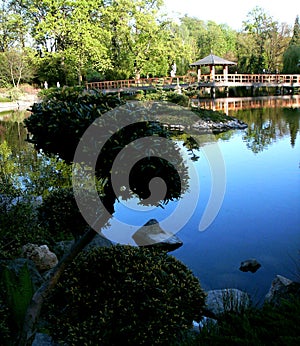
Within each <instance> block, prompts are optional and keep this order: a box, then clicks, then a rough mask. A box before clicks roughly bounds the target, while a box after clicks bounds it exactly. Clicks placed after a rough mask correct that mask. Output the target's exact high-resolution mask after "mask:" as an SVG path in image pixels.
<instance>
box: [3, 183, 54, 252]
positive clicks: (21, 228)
mask: <svg viewBox="0 0 300 346" xmlns="http://www.w3.org/2000/svg"><path fill="white" fill-rule="evenodd" d="M4 187H5V186H4ZM2 191H3V190H2ZM19 193H20V192H19V191H16V190H15V189H14V188H13V187H10V188H8V187H7V186H6V187H5V194H1V195H0V258H15V257H16V256H18V255H20V252H21V247H22V246H23V245H24V244H27V243H29V242H31V243H40V242H43V244H45V243H48V242H49V236H48V235H47V234H46V233H45V232H44V230H42V229H41V228H40V227H39V225H38V222H37V216H36V207H35V202H34V200H33V199H29V198H28V199H26V197H22V195H20V194H19Z"/></svg>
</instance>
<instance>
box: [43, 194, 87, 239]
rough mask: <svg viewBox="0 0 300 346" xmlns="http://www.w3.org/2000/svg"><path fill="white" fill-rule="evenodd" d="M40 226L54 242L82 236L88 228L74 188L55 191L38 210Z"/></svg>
mask: <svg viewBox="0 0 300 346" xmlns="http://www.w3.org/2000/svg"><path fill="white" fill-rule="evenodd" d="M38 218H39V222H40V225H41V227H42V228H43V229H45V230H46V231H47V233H49V234H51V237H52V239H53V241H61V240H67V239H70V237H71V236H72V235H73V236H74V237H75V238H78V237H79V236H81V235H82V234H83V233H84V232H85V231H86V228H87V223H86V222H85V220H84V218H83V217H82V215H81V213H80V211H79V209H78V207H77V203H76V200H75V197H74V194H73V189H72V188H59V189H54V190H53V191H51V192H50V193H49V195H48V196H47V197H45V198H44V200H43V203H42V204H41V205H40V206H39V208H38Z"/></svg>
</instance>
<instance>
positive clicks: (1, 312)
mask: <svg viewBox="0 0 300 346" xmlns="http://www.w3.org/2000/svg"><path fill="white" fill-rule="evenodd" d="M0 287H1V285H0ZM2 295H3V294H0V316H1V319H0V340H1V342H2V343H3V344H4V345H6V344H8V340H9V338H10V329H9V309H8V307H7V305H6V304H5V302H4V300H3V297H2Z"/></svg>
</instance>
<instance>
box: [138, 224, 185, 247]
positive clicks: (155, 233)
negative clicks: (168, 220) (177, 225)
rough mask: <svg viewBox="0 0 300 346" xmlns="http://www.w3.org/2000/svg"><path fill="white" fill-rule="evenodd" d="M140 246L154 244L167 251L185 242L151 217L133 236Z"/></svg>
mask: <svg viewBox="0 0 300 346" xmlns="http://www.w3.org/2000/svg"><path fill="white" fill-rule="evenodd" d="M132 239H133V240H134V241H135V243H136V244H137V245H138V246H147V247H150V246H153V247H158V248H160V249H163V250H166V251H173V250H175V249H178V248H179V247H180V246H182V245H183V242H182V241H181V240H180V239H179V238H178V237H176V236H175V235H174V234H172V233H170V232H168V231H165V230H163V229H162V228H161V227H160V225H159V223H158V221H157V220H155V219H150V220H149V221H148V222H147V223H145V225H144V226H142V227H141V228H139V229H138V230H137V231H136V232H135V233H134V234H133V236H132Z"/></svg>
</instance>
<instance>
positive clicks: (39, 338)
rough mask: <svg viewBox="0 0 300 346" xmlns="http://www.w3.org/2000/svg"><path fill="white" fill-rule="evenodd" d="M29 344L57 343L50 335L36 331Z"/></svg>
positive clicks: (32, 345)
mask: <svg viewBox="0 0 300 346" xmlns="http://www.w3.org/2000/svg"><path fill="white" fill-rule="evenodd" d="M31 346H58V344H57V343H56V342H54V341H53V339H52V338H51V336H50V335H47V334H43V333H36V334H35V337H34V340H33V342H32V344H31Z"/></svg>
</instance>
